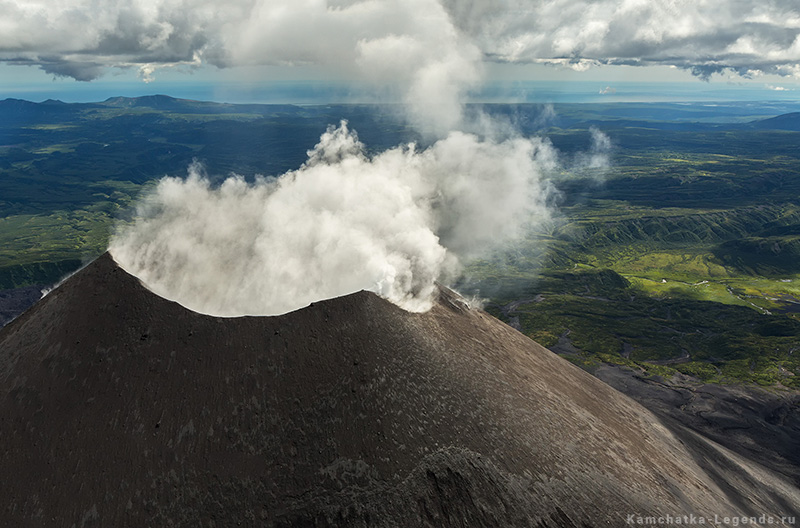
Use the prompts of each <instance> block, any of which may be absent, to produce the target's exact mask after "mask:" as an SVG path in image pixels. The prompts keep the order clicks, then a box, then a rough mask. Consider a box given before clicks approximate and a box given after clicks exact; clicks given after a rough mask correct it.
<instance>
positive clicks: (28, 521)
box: [0, 255, 800, 527]
mask: <svg viewBox="0 0 800 528" xmlns="http://www.w3.org/2000/svg"><path fill="white" fill-rule="evenodd" d="M0 446H1V447H0V474H1V475H3V483H2V486H1V487H0V517H2V518H3V520H4V522H6V523H8V525H9V526H76V527H88V526H183V525H191V526H237V525H240V524H241V525H259V526H261V525H264V526H331V525H336V526H550V527H570V526H576V527H577V526H624V525H626V518H627V515H628V514H659V513H662V514H669V515H680V514H694V515H714V514H719V515H728V516H730V515H760V514H775V515H781V514H792V513H795V514H796V512H797V510H798V509H800V508H798V505H800V493H798V490H797V489H796V488H795V487H794V486H793V485H791V484H789V483H787V482H786V481H785V480H782V479H781V478H780V477H777V476H775V475H774V474H772V473H770V472H769V471H768V470H766V469H764V468H762V467H761V466H758V465H756V464H754V463H751V462H749V461H747V460H745V459H743V458H742V457H740V456H738V455H735V454H733V453H731V452H729V451H727V450H726V449H724V448H722V447H720V446H718V445H717V444H714V443H713V442H710V441H708V440H706V439H704V438H703V437H701V436H699V435H697V434H696V433H693V432H691V431H690V430H688V429H679V430H674V429H673V430H668V429H667V428H665V427H664V426H663V425H662V424H661V423H660V422H659V421H658V419H657V418H655V416H654V415H652V414H651V413H649V412H648V411H646V410H645V409H644V408H643V407H641V406H639V405H638V404H636V403H634V402H633V401H632V400H630V399H629V398H627V397H625V396H623V395H622V394H620V393H619V392H617V391H615V390H614V389H612V388H610V387H609V386H607V385H605V384H604V383H602V382H601V381H599V380H597V379H595V378H593V377H592V376H590V375H588V374H586V373H585V372H583V371H581V370H580V369H578V368H576V367H574V366H572V365H571V364H569V363H568V362H567V361H564V360H562V359H561V358H559V357H557V356H556V355H555V354H552V353H550V352H549V351H547V350H545V349H544V348H542V347H540V346H539V345H537V344H536V343H534V342H532V341H530V340H529V339H527V338H526V337H524V336H522V335H521V334H519V333H518V332H516V331H515V330H513V329H511V328H510V327H507V326H505V325H504V324H502V323H500V322H499V321H497V320H495V319H493V318H492V317H490V316H488V315H486V314H485V313H483V312H481V311H477V310H469V309H468V308H467V307H466V306H465V305H464V304H463V303H462V302H461V301H460V300H459V299H458V298H457V297H455V296H454V295H452V294H450V293H447V292H443V293H442V295H441V298H440V300H439V302H438V304H437V305H436V306H435V307H434V308H433V309H432V310H431V311H430V312H428V313H425V314H410V313H407V312H404V311H403V310H401V309H399V308H397V307H395V306H393V305H392V304H390V303H388V302H386V301H384V300H382V299H380V298H378V297H377V296H375V295H373V294H370V293H366V292H360V293H356V294H353V295H349V296H347V297H342V298H338V299H333V300H329V301H324V302H319V303H315V304H313V305H312V306H309V307H308V308H305V309H302V310H298V311H296V312H292V313H289V314H286V315H283V316H279V317H239V318H217V317H210V316H204V315H200V314H197V313H194V312H191V311H189V310H186V309H185V308H183V307H181V306H180V305H178V304H176V303H173V302H170V301H167V300H164V299H162V298H160V297H158V296H156V295H154V294H152V293H151V292H149V291H148V290H147V289H146V288H144V287H143V286H142V285H141V284H140V283H139V282H138V281H137V279H135V278H134V277H132V276H130V275H128V274H127V273H126V272H125V271H123V270H122V269H121V268H119V267H118V266H117V265H116V264H115V263H114V262H113V260H112V259H111V257H110V256H108V255H104V256H103V257H101V258H100V259H98V260H97V261H95V262H94V263H93V264H91V265H89V266H88V267H87V268H85V269H83V270H82V271H80V272H79V273H77V274H76V275H74V276H73V277H72V278H70V279H69V280H67V281H66V282H65V283H64V284H62V285H61V286H60V287H59V288H57V289H56V290H55V291H53V292H52V293H51V294H49V295H48V296H47V297H45V298H44V299H43V300H42V301H40V302H39V303H38V304H37V305H35V306H34V307H33V308H32V309H31V310H29V311H28V312H26V313H25V314H24V315H22V316H21V317H19V318H18V319H16V320H14V321H13V322H12V323H10V324H9V325H8V326H6V327H5V328H3V329H2V330H1V331H0Z"/></svg>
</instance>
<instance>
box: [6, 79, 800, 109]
mask: <svg viewBox="0 0 800 528" xmlns="http://www.w3.org/2000/svg"><path fill="white" fill-rule="evenodd" d="M153 94H164V95H169V96H172V97H178V98H183V99H194V100H201V101H216V102H222V103H264V104H335V103H375V102H379V101H380V102H398V100H399V99H398V98H397V97H394V98H392V97H391V96H388V97H385V98H380V97H378V96H376V95H375V94H374V92H371V91H369V90H367V89H365V88H363V87H358V86H356V85H351V84H345V83H327V82H317V81H302V82H297V81H280V82H277V81H273V82H266V83H203V82H200V83H191V82H153V83H150V84H146V83H143V82H112V81H103V80H99V81H94V82H92V83H70V84H67V83H63V82H54V83H52V84H51V85H42V84H36V85H32V86H13V85H12V86H7V87H3V88H0V99H5V98H18V99H26V100H28V101H37V102H38V101H44V100H46V99H58V100H61V101H64V102H70V103H71V102H83V103H85V102H97V101H103V100H105V99H108V98H109V97H117V96H123V97H138V96H142V95H153ZM392 99H394V100H392ZM469 100H470V101H471V102H485V103H487V102H488V103H623V102H695V103H697V102H709V103H711V102H734V101H742V102H746V101H762V102H763V101H781V102H786V103H792V102H796V103H798V104H800V90H794V89H790V88H786V87H782V86H771V85H768V84H755V83H746V84H741V85H737V84H725V83H722V82H714V81H712V82H703V81H699V80H698V81H695V82H688V83H630V82H620V83H613V82H608V83H606V82H553V81H547V82H545V81H518V82H502V83H501V82H490V83H488V84H487V85H486V86H484V87H483V88H482V89H481V90H479V91H477V92H474V93H471V94H469Z"/></svg>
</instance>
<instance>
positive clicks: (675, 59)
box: [0, 0, 800, 129]
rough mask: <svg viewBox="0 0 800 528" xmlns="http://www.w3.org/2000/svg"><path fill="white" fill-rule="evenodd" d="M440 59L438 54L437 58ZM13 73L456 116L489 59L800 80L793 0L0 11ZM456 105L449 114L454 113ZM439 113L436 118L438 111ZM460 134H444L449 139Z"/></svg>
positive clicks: (297, 1)
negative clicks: (170, 78)
mask: <svg viewBox="0 0 800 528" xmlns="http://www.w3.org/2000/svg"><path fill="white" fill-rule="evenodd" d="M432 51H433V53H431V52H432ZM0 60H3V61H8V62H13V63H15V64H32V65H38V66H40V67H42V68H43V69H45V70H46V71H48V72H50V73H53V74H55V75H63V76H69V77H74V78H76V79H80V80H89V79H93V78H96V77H97V76H99V75H101V74H102V72H103V71H104V70H105V69H106V68H108V67H122V68H131V67H135V68H139V69H140V71H141V72H142V75H143V77H145V78H148V77H149V76H152V74H153V72H154V71H155V70H157V69H158V68H160V67H166V66H175V65H197V64H204V63H205V64H212V65H215V66H219V67H228V66H236V65H253V64H317V65H321V66H322V67H328V68H331V69H336V70H341V71H343V72H344V73H345V74H348V75H350V74H352V75H354V76H358V77H360V78H362V79H369V80H372V81H375V82H380V83H384V84H385V85H387V86H400V89H401V91H402V95H403V96H405V97H407V98H408V99H409V100H412V99H415V98H418V97H419V96H420V94H423V95H425V96H427V95H429V94H430V90H429V89H428V88H429V87H430V86H431V85H435V86H436V92H435V93H437V94H440V97H439V98H438V100H437V99H433V100H427V99H426V102H425V103H424V104H422V105H421V106H420V107H419V108H418V109H417V110H415V112H416V113H417V114H416V115H417V117H419V116H427V113H428V112H430V111H433V112H438V111H439V109H440V108H442V107H443V106H444V107H445V108H444V110H443V113H442V119H445V120H447V119H450V120H452V119H453V117H452V116H453V115H455V113H454V110H455V109H454V108H453V107H452V105H454V104H457V103H454V102H453V101H457V100H458V99H459V98H458V97H448V96H447V95H448V92H451V93H454V94H455V95H457V94H458V93H461V92H463V91H464V90H467V89H469V88H470V87H471V86H472V85H473V84H474V83H475V82H477V80H478V79H479V77H480V63H481V61H482V60H493V61H504V62H522V63H526V62H530V63H549V64H558V65H563V66H567V67H570V68H573V69H576V70H583V69H586V68H589V67H592V66H593V65H598V64H627V65H634V66H638V65H672V66H677V67H680V68H684V69H687V70H689V71H691V72H692V73H694V74H695V75H697V76H699V77H701V78H708V77H709V76H711V75H712V74H714V73H720V72H724V71H733V72H735V73H738V74H740V75H744V76H752V75H756V74H758V73H774V74H780V75H794V76H797V75H798V74H800V66H799V65H800V12H799V11H798V9H797V6H796V3H795V2H794V1H793V0H775V1H771V2H746V1H743V0H717V1H714V2H711V1H696V0H670V1H655V0H652V1H651V0H552V1H548V2H540V1H535V0H492V1H491V2H490V1H488V0H474V1H469V2H464V1H460V0H405V1H400V0H361V1H359V0H328V1H325V0H292V1H289V0H229V1H227V2H224V3H220V2H216V1H214V0H131V1H129V2H112V1H110V0H102V1H99V2H98V1H96V0H52V1H48V2H43V1H41V0H0ZM443 102H444V103H445V104H442V103H443ZM426 105H427V106H426ZM446 128H448V127H446V126H442V129H446Z"/></svg>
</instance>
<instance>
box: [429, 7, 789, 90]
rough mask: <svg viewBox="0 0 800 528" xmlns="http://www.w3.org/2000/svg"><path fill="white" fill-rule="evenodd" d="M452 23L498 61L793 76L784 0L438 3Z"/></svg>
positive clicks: (701, 73)
mask: <svg viewBox="0 0 800 528" xmlns="http://www.w3.org/2000/svg"><path fill="white" fill-rule="evenodd" d="M444 2H445V4H446V7H447V10H448V12H450V13H451V15H452V17H453V20H454V23H455V25H456V26H457V27H458V28H459V29H460V30H461V31H462V32H464V33H465V34H468V35H470V36H471V38H472V40H473V41H474V42H476V44H477V45H478V46H479V47H480V48H481V50H482V51H483V53H484V54H485V55H487V56H489V57H492V58H494V59H496V60H500V61H509V62H544V63H553V64H562V65H566V66H570V67H574V68H575V69H579V70H580V69H585V68H586V67H589V66H591V65H593V64H625V65H633V66H646V65H671V66H677V67H680V68H684V69H687V70H690V71H691V72H692V73H693V74H695V75H697V76H699V77H701V78H708V77H709V76H710V75H712V74H714V73H719V72H723V71H726V70H731V71H734V72H736V73H738V74H740V75H744V76H751V75H753V74H755V73H756V72H761V73H774V74H781V75H797V72H798V63H800V38H798V37H799V36H800V11H798V9H797V4H796V2H794V1H792V0H776V1H774V2H768V3H763V2H744V1H741V0H719V1H714V2H710V1H694V0H670V1H663V2H660V1H648V0H622V1H620V0H553V1H550V2H546V3H545V2H531V1H528V0H499V1H498V2H459V1H457V0H444Z"/></svg>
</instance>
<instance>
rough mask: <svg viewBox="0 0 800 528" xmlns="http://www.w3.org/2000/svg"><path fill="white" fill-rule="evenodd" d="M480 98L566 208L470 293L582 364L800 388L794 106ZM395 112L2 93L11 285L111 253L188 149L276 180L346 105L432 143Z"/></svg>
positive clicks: (45, 280) (358, 125)
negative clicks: (605, 158)
mask: <svg viewBox="0 0 800 528" xmlns="http://www.w3.org/2000/svg"><path fill="white" fill-rule="evenodd" d="M469 110H470V111H473V110H477V107H471V108H470V109H469ZM482 110H483V111H485V112H488V113H490V114H493V115H495V117H497V118H499V119H505V120H507V121H509V122H510V123H512V124H513V125H514V126H515V127H516V128H517V129H519V130H521V131H522V133H525V134H542V135H545V136H547V137H548V138H549V139H550V141H552V143H553V145H554V146H555V147H556V148H557V149H558V150H559V152H560V153H561V158H562V164H561V166H562V169H561V170H559V171H558V173H556V174H551V175H549V176H550V177H551V178H552V179H553V181H554V182H555V183H556V186H557V188H558V193H556V194H554V197H553V200H554V203H556V204H557V214H556V215H555V217H554V218H553V220H552V222H550V223H549V224H548V225H546V226H544V228H542V229H541V230H539V231H538V232H536V233H531V234H530V236H529V237H528V238H527V239H526V240H525V241H523V242H522V243H520V244H517V245H515V246H514V247H509V248H507V250H505V251H503V252H500V253H498V254H495V255H491V256H487V257H485V258H484V259H482V260H479V261H475V262H472V263H469V264H468V266H467V268H466V270H465V274H464V278H463V279H462V280H461V281H460V282H459V283H458V284H457V287H458V288H459V289H461V290H463V291H466V292H470V293H474V294H477V295H479V296H481V297H484V298H486V299H488V300H487V302H486V308H487V310H488V311H489V312H490V313H492V314H494V315H496V316H498V317H500V318H501V319H503V320H506V321H508V322H510V323H512V324H514V325H516V326H518V327H519V328H520V329H521V330H522V331H523V332H524V333H526V334H527V335H529V336H530V337H532V338H533V339H535V340H536V341H538V342H540V343H541V344H543V345H545V346H548V347H552V348H553V349H554V350H556V351H557V352H559V353H561V354H562V355H564V357H566V358H567V359H569V360H570V361H573V362H574V363H576V364H578V365H581V366H582V367H584V368H587V369H589V370H591V369H592V368H593V367H594V366H596V365H599V364H601V363H611V364H621V365H627V366H630V367H632V368H636V369H641V370H643V371H644V372H645V373H647V374H650V375H659V376H665V377H669V376H671V375H673V374H674V373H676V372H680V373H683V374H688V375H691V376H694V377H697V378H698V379H700V380H703V381H707V382H719V383H729V382H746V383H757V384H760V385H765V386H776V387H779V386H788V387H793V388H800V149H798V147H799V146H800V132H799V131H798V130H800V116H798V115H793V114H791V113H790V111H792V110H793V109H792V108H788V107H785V106H781V107H775V106H774V105H770V104H766V103H765V104H763V105H759V104H750V105H729V106H709V105H701V104H696V105H693V104H674V103H672V104H667V103H663V104H658V103H651V104H645V103H636V104H608V105H598V104H585V105H580V104H564V105H556V106H555V107H553V108H544V107H542V106H540V105H492V106H486V107H483V108H482ZM551 110H553V111H551ZM778 115H780V116H781V117H775V116H778ZM396 116H397V113H396V111H395V110H394V109H392V108H389V107H380V108H379V107H374V106H362V105H338V106H336V105H334V106H306V107H300V106H290V105H224V104H216V103H197V102H191V101H181V100H175V99H171V98H168V97H163V96H154V97H146V98H138V99H122V98H119V99H111V100H108V101H106V102H104V103H96V104H64V103H60V102H57V101H48V102H45V103H38V104H36V103H29V102H25V101H18V100H5V101H0V290H4V289H11V288H18V287H22V286H26V285H30V284H42V285H46V284H51V283H53V282H55V281H57V280H58V279H59V278H60V277H62V276H63V275H64V274H65V273H68V272H70V271H72V270H74V269H75V268H77V267H78V266H79V265H80V264H81V262H84V261H86V260H88V259H91V258H93V257H96V256H97V255H99V254H100V253H101V252H103V251H104V250H105V247H106V244H107V241H108V237H109V234H110V232H111V230H112V229H113V225H114V224H115V222H117V221H119V220H120V219H122V220H124V219H125V218H126V217H127V215H129V214H130V208H131V206H132V204H133V203H135V200H136V197H137V196H138V195H139V194H140V193H141V192H142V190H143V189H145V188H146V187H147V186H148V185H151V184H152V183H153V182H154V181H156V180H157V179H158V178H160V177H162V176H164V175H182V174H185V173H186V169H187V167H188V165H189V164H190V163H191V162H192V161H193V160H199V161H201V162H203V163H204V165H205V166H206V170H207V171H208V174H209V175H210V176H211V177H212V178H222V177H225V176H226V175H227V174H229V173H231V172H236V173H238V174H242V175H244V176H245V177H247V178H251V177H254V176H255V175H256V174H263V175H277V174H281V173H283V172H285V171H286V170H290V169H293V168H297V167H298V166H300V165H301V164H302V163H303V161H304V160H305V158H306V151H307V150H308V149H309V148H311V147H313V145H314V144H315V143H316V142H317V141H318V138H319V135H320V133H321V132H323V131H324V130H325V127H326V126H327V125H328V124H331V123H337V122H338V121H339V120H340V119H343V118H346V119H348V120H349V121H350V124H351V126H352V128H354V129H355V130H357V131H358V133H359V136H360V138H361V140H362V141H363V142H364V143H365V144H366V145H367V147H368V148H369V149H371V150H373V151H375V152H377V151H380V150H383V149H385V148H387V147H390V146H394V145H397V144H399V143H403V142H409V141H421V139H420V138H418V137H417V136H416V135H415V133H414V132H413V131H412V130H411V129H410V128H409V127H407V126H406V125H405V124H404V123H403V122H402V120H400V119H398V118H397V117H396ZM544 117H547V119H544ZM591 127H595V128H597V129H599V130H602V131H603V132H604V133H605V134H606V135H608V137H609V138H610V140H611V142H612V145H613V146H612V149H611V151H610V164H609V166H608V168H607V169H605V170H603V171H599V172H598V171H597V170H594V171H592V172H589V171H587V170H586V169H582V168H580V167H579V164H577V162H576V160H578V159H579V157H580V152H584V151H586V150H587V149H589V148H590V136H591V134H590V128H591Z"/></svg>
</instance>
